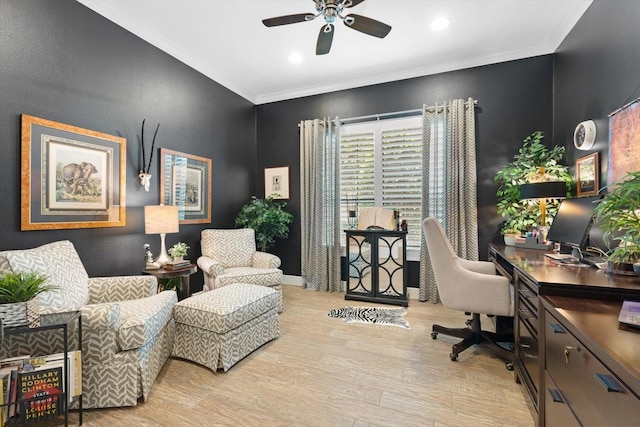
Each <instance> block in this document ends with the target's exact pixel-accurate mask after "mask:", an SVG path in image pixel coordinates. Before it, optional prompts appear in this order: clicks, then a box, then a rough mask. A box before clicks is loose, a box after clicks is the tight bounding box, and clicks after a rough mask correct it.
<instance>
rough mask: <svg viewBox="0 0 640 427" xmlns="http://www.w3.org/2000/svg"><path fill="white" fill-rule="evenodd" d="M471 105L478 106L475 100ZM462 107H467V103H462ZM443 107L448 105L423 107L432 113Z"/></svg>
mask: <svg viewBox="0 0 640 427" xmlns="http://www.w3.org/2000/svg"><path fill="white" fill-rule="evenodd" d="M473 105H474V106H475V105H478V100H477V99H474V100H473ZM464 106H465V107H468V106H469V101H464ZM444 107H448V105H446V103H445V104H443V105H438V104H436V105H434V106H429V107H427V106H425V107H424V109H425V110H427V111H429V112H432V111H436V110H439V109H441V108H444Z"/></svg>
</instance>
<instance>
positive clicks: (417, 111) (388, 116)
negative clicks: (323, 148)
mask: <svg viewBox="0 0 640 427" xmlns="http://www.w3.org/2000/svg"><path fill="white" fill-rule="evenodd" d="M464 104H465V106H466V105H467V104H468V101H465V102H464ZM477 104H478V100H477V99H476V100H474V101H473V105H477ZM442 107H444V105H443V106H438V105H436V106H433V107H424V108H425V109H427V110H429V111H432V110H435V109H436V108H442ZM422 111H423V109H422V108H416V109H415V110H405V111H396V112H393V113H383V114H371V115H369V116H360V117H350V118H348V119H341V120H340V124H346V123H347V122H349V123H360V122H371V121H374V120H381V119H395V118H400V117H409V116H417V115H418V114H422Z"/></svg>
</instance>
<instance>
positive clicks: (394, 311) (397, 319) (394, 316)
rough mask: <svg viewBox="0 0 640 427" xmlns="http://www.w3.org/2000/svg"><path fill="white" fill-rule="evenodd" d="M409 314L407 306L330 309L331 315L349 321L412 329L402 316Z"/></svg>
mask: <svg viewBox="0 0 640 427" xmlns="http://www.w3.org/2000/svg"><path fill="white" fill-rule="evenodd" d="M405 314H407V310H406V309H405V308H402V307H399V308H380V307H351V306H347V307H343V308H334V309H333V310H329V314H328V316H329V317H336V318H339V319H344V321H345V322H347V323H355V322H358V323H374V324H376V325H390V326H398V327H400V328H404V329H411V327H410V326H409V322H407V321H406V320H405V319H404V318H403V317H402V316H404V315H405Z"/></svg>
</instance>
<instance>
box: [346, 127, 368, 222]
mask: <svg viewBox="0 0 640 427" xmlns="http://www.w3.org/2000/svg"><path fill="white" fill-rule="evenodd" d="M342 129H343V131H342V132H341V137H340V195H341V196H340V201H341V203H340V224H341V226H342V228H343V229H345V228H349V224H348V220H347V209H356V210H357V212H359V211H360V210H362V208H364V207H367V206H373V205H374V195H375V156H374V142H375V139H374V136H375V135H374V132H373V131H366V130H364V131H359V132H358V131H357V129H356V132H351V133H349V129H344V127H343V128H342ZM347 199H348V204H349V206H347ZM356 203H357V207H356Z"/></svg>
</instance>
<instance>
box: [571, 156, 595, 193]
mask: <svg viewBox="0 0 640 427" xmlns="http://www.w3.org/2000/svg"><path fill="white" fill-rule="evenodd" d="M576 182H577V184H576V190H577V191H576V192H577V193H578V196H593V195H596V194H598V190H599V189H600V156H599V155H598V153H591V154H589V155H587V156H584V157H580V158H579V159H578V160H576Z"/></svg>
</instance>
